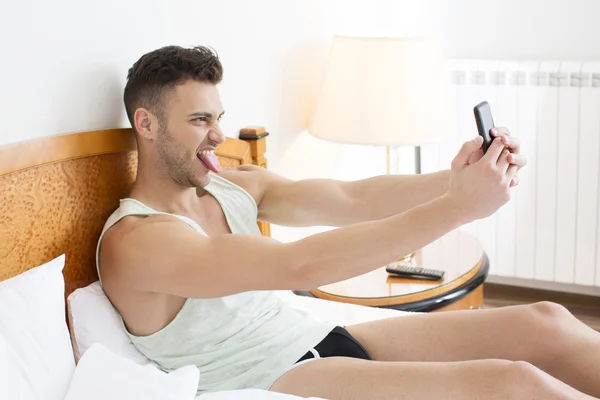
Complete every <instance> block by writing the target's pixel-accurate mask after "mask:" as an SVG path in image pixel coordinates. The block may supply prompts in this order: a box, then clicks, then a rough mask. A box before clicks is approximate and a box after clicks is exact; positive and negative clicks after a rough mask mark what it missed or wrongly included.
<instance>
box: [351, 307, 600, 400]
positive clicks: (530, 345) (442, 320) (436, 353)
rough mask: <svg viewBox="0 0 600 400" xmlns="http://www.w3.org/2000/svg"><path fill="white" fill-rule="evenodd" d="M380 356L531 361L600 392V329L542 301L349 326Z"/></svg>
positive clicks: (576, 384) (596, 393)
mask: <svg viewBox="0 0 600 400" xmlns="http://www.w3.org/2000/svg"><path fill="white" fill-rule="evenodd" d="M346 328H347V329H348V331H349V332H350V333H351V334H352V335H353V336H354V337H355V338H356V339H357V340H358V341H359V342H360V343H361V344H362V345H363V346H364V347H365V348H366V349H367V351H368V352H369V353H370V354H371V357H373V359H375V360H379V361H466V360H481V359H490V358H491V359H505V360H512V361H526V362H528V363H531V364H533V365H535V366H536V367H538V368H540V369H541V370H543V371H545V372H547V373H548V374H550V375H552V376H554V377H556V378H558V379H559V380H561V381H563V382H565V383H567V384H568V385H570V386H572V387H574V388H576V389H578V390H580V391H582V392H584V393H588V394H590V395H592V396H596V397H600V333H598V332H596V331H594V330H592V329H591V328H589V327H588V326H586V325H585V324H583V323H582V322H581V321H579V320H578V319H576V318H575V317H574V316H573V315H572V314H571V313H570V312H569V311H568V310H566V309H565V308H564V307H562V306H560V305H557V304H554V303H549V302H540V303H535V304H531V305H524V306H511V307H503V308H496V309H487V310H475V311H448V312H442V313H431V314H417V315H409V316H402V317H399V318H391V319H387V320H380V321H373V322H368V323H364V324H358V325H352V326H347V327H346Z"/></svg>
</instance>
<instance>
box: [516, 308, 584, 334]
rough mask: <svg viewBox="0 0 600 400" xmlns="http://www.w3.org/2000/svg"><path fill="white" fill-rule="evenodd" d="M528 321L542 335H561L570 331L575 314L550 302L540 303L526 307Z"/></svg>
mask: <svg viewBox="0 0 600 400" xmlns="http://www.w3.org/2000/svg"><path fill="white" fill-rule="evenodd" d="M524 310H525V313H526V316H525V318H526V320H527V321H530V322H531V323H533V324H535V327H536V328H538V329H536V330H538V331H539V330H542V331H543V332H542V333H553V334H559V333H560V332H561V330H565V331H566V330H568V329H569V327H571V325H570V322H572V320H573V319H574V317H573V314H571V312H570V311H569V310H567V309H566V308H565V307H564V306H562V305H560V304H557V303H553V302H550V301H540V302H537V303H533V304H529V305H527V306H524Z"/></svg>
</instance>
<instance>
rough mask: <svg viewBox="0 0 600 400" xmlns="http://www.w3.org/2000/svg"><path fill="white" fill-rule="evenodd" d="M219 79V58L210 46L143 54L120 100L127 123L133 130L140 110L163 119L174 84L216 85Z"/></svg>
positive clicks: (129, 77)
mask: <svg viewBox="0 0 600 400" xmlns="http://www.w3.org/2000/svg"><path fill="white" fill-rule="evenodd" d="M222 78H223V67H222V65H221V61H220V60H219V56H218V55H217V53H216V52H215V51H214V50H213V49H211V48H209V47H205V46H196V47H192V48H190V49H186V48H183V47H180V46H166V47H162V48H160V49H157V50H154V51H151V52H149V53H146V54H144V55H143V56H142V57H140V59H139V60H138V61H136V62H135V64H133V66H132V67H131V68H130V69H129V72H128V74H127V84H126V85H125V91H124V94H123V101H124V103H125V111H126V112H127V117H128V118H129V122H130V123H131V126H132V127H133V128H134V129H135V124H134V121H133V115H134V113H135V110H136V109H138V108H140V107H144V108H147V109H148V110H150V111H151V112H152V113H153V114H155V115H156V116H157V117H158V118H159V119H162V117H163V108H164V99H165V97H166V95H167V94H168V93H169V91H170V90H172V89H173V88H175V86H176V85H179V84H182V83H184V82H186V81H187V80H195V81H198V82H203V83H211V84H213V85H216V84H218V83H219V82H221V79H222Z"/></svg>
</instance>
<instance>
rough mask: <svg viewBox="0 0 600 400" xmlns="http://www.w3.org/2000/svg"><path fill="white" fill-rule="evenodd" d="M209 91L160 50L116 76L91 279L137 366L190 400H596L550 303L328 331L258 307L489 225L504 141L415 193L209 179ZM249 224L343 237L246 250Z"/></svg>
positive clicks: (275, 308) (280, 309)
mask: <svg viewBox="0 0 600 400" xmlns="http://www.w3.org/2000/svg"><path fill="white" fill-rule="evenodd" d="M221 78H222V68H221V64H220V62H219V59H218V58H217V56H216V55H215V54H214V53H213V52H212V51H211V50H209V49H207V48H204V47H196V48H192V49H184V48H180V47H175V46H170V47H164V48H161V49H158V50H156V51H153V52H150V53H148V54H145V55H144V56H142V57H141V58H140V59H139V60H138V61H137V62H136V63H135V64H134V65H133V67H132V68H131V69H130V71H129V75H128V81H127V85H126V87H125V95H124V100H125V107H126V110H127V114H128V117H129V119H130V121H131V125H132V126H133V128H134V130H135V132H136V135H137V141H138V145H139V146H138V147H139V166H138V175H137V181H136V183H135V186H134V188H133V190H132V192H131V195H130V197H129V198H127V199H123V200H122V201H121V205H120V207H119V209H117V210H116V211H115V213H114V214H113V215H112V216H111V217H110V219H109V220H108V221H107V223H106V226H105V230H104V232H103V236H102V237H101V239H100V243H99V244H100V246H99V264H98V268H99V274H100V276H101V278H102V283H103V287H104V290H105V292H106V293H107V295H108V297H109V298H110V300H111V301H112V303H113V304H114V305H115V307H116V308H117V310H118V311H119V313H120V315H121V316H122V318H123V320H124V323H125V326H126V328H127V333H128V334H129V335H130V337H131V339H132V341H133V343H134V344H135V346H136V347H137V348H138V349H139V350H140V351H141V352H142V353H143V354H145V355H146V356H147V357H148V358H150V359H151V360H153V361H154V362H155V363H156V364H157V365H159V366H160V367H161V368H163V369H164V370H166V371H169V370H172V369H175V368H178V367H180V366H183V365H188V364H194V365H196V366H197V367H198V368H199V370H200V384H199V387H198V391H199V393H202V392H208V391H216V390H227V389H240V388H262V389H270V390H272V391H278V392H284V393H290V394H295V395H300V396H318V397H324V398H330V399H365V398H407V399H408V398H419V399H422V398H432V399H443V398H453V399H476V398H477V399H479V398H486V399H508V398H511V399H512V398H527V399H530V398H540V399H559V398H560V399H562V398H571V399H590V398H592V397H590V396H596V397H600V368H598V366H600V334H598V333H596V332H595V331H593V330H591V329H589V328H588V327H587V326H585V325H584V324H583V323H581V322H579V321H578V320H577V319H575V318H574V317H573V316H572V315H571V314H570V313H569V312H568V311H567V310H565V309H564V308H563V307H560V306H558V305H556V304H551V303H547V302H543V303H538V304H533V305H529V306H516V307H506V308H500V309H492V310H480V311H465V312H459V311H456V312H448V313H439V314H419V315H411V316H403V317H402V318H391V319H387V320H381V321H377V322H371V323H364V324H360V325H354V326H347V327H345V328H342V327H336V326H335V325H333V324H329V323H322V322H319V321H317V320H315V319H313V318H312V317H311V316H310V315H307V314H304V313H302V312H300V311H298V310H296V309H293V308H291V307H290V306H288V305H287V304H286V303H285V302H283V301H281V300H280V298H279V297H278V296H277V295H276V294H274V293H273V291H274V290H284V289H291V290H294V289H310V288H315V287H318V286H320V285H324V284H327V283H330V282H335V281H340V280H343V279H347V278H350V277H353V276H356V275H359V274H363V273H365V272H368V271H370V270H373V269H376V268H378V267H380V266H381V265H385V264H386V263H388V262H391V261H393V260H395V259H397V258H398V257H399V256H401V255H403V254H407V253H409V252H411V251H413V250H416V249H418V248H420V247H422V246H425V245H427V244H428V243H430V242H432V241H433V240H435V239H437V238H438V237H440V236H442V235H444V234H445V233H447V232H449V231H451V230H453V229H455V228H458V227H459V226H461V225H463V224H465V223H468V222H470V221H473V220H475V219H478V218H483V217H486V216H489V215H491V214H493V213H494V212H495V211H496V210H497V209H498V208H499V207H501V206H502V205H503V204H505V203H506V202H507V201H508V200H509V197H510V191H511V187H512V186H514V185H515V184H517V182H518V180H517V175H516V174H517V171H518V170H519V168H521V167H523V166H524V165H525V159H524V157H523V156H522V155H521V154H519V141H518V140H517V139H516V138H514V137H512V136H510V135H509V134H508V131H507V130H506V129H503V128H498V130H497V132H494V135H495V136H497V137H496V139H495V140H494V143H493V145H492V146H491V148H490V150H489V151H488V152H487V153H486V154H485V155H482V151H481V149H480V147H481V139H480V138H479V137H478V136H477V137H476V138H474V139H473V140H471V141H469V142H466V143H465V144H464V145H463V146H462V148H461V150H460V151H459V153H458V154H457V155H456V157H455V159H454V161H453V162H452V168H451V170H450V171H445V172H439V173H435V174H429V175H423V176H381V177H374V178H371V179H365V180H361V181H356V182H338V181H331V180H306V181H298V182H293V181H289V180H287V179H284V178H282V177H280V176H277V175H275V174H274V173H272V172H269V171H267V170H264V169H261V168H258V167H254V166H242V167H239V168H236V169H232V170H221V169H220V167H219V163H218V160H217V158H216V157H215V156H214V154H213V152H214V149H215V148H216V147H217V146H218V145H219V144H220V143H223V141H224V139H225V137H224V135H223V133H222V132H221V130H220V128H219V120H220V119H221V117H222V115H223V105H222V104H221V100H220V98H219V91H218V89H217V84H218V83H219V82H220V81H221ZM349 84H351V82H349ZM380 193H388V194H390V193H392V194H393V193H398V196H394V195H389V196H380V195H379V194H380ZM257 219H260V220H264V221H269V222H271V223H275V224H281V225H289V226H301V225H334V226H339V227H340V228H339V229H336V230H333V231H329V232H325V233H320V234H317V235H314V236H310V237H307V238H305V239H303V240H300V241H297V242H294V243H280V242H277V241H276V240H273V239H270V238H266V237H263V236H261V235H260V233H259V231H258V229H257V226H256V220H257ZM342 266H343V267H342Z"/></svg>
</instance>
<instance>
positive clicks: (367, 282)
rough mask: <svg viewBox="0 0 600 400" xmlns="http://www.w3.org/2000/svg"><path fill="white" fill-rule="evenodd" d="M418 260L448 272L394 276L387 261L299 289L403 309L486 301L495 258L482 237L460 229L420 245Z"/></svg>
mask: <svg viewBox="0 0 600 400" xmlns="http://www.w3.org/2000/svg"><path fill="white" fill-rule="evenodd" d="M412 262H413V265H416V266H421V267H424V268H429V269H440V270H443V271H445V272H446V274H445V275H444V278H442V279H441V280H439V281H425V280H414V279H403V278H394V277H390V275H389V274H388V273H387V272H386V270H385V266H384V267H381V268H379V269H377V270H374V271H371V272H368V273H366V274H363V275H360V276H357V277H354V278H351V279H347V280H345V281H342V282H337V283H333V284H330V285H325V286H322V287H320V288H318V289H314V290H311V291H309V292H307V291H302V292H296V294H300V295H305V296H312V297H318V298H321V299H325V300H332V301H338V302H342V303H352V304H360V305H364V306H372V307H384V308H394V309H397V310H403V311H420V312H429V311H449V310H468V309H474V308H481V307H482V306H483V282H484V281H485V279H486V277H487V274H488V270H489V261H488V258H487V256H486V254H485V252H484V251H483V248H482V247H481V246H480V244H479V241H478V240H477V239H476V238H475V237H473V236H471V235H469V234H467V233H465V232H463V231H461V230H455V231H453V232H450V233H448V234H447V235H445V236H443V237H441V238H440V239H438V240H436V241H435V242H433V243H431V244H429V245H427V246H426V247H424V248H422V249H421V250H418V251H417V252H416V253H415V255H414V257H413V261H412Z"/></svg>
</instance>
